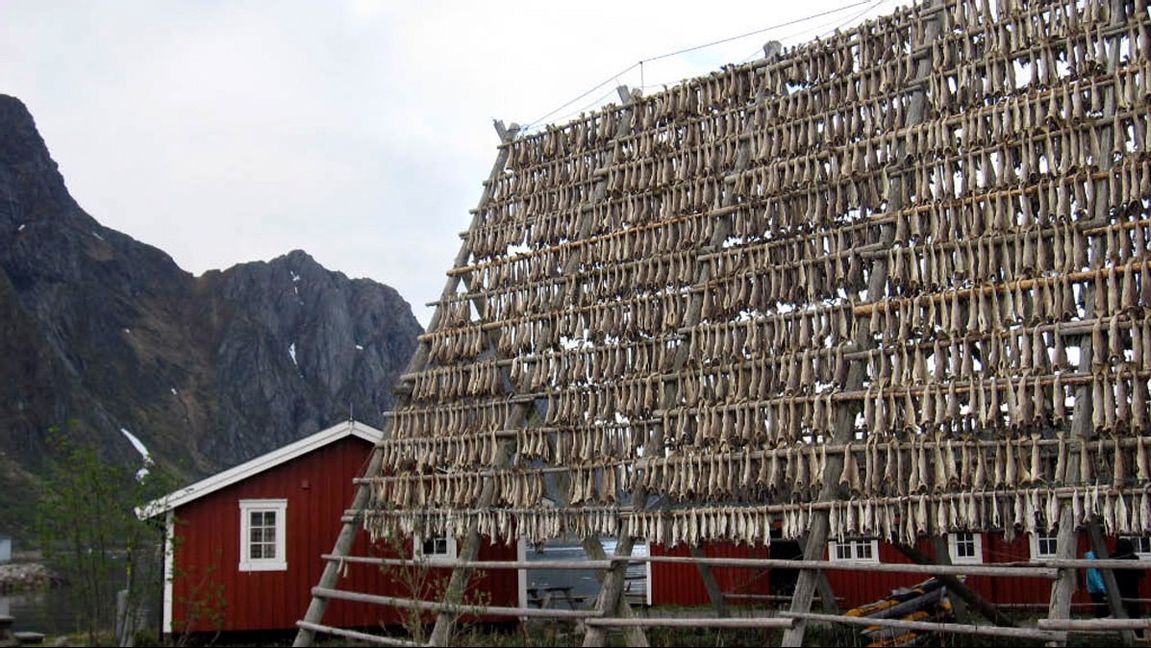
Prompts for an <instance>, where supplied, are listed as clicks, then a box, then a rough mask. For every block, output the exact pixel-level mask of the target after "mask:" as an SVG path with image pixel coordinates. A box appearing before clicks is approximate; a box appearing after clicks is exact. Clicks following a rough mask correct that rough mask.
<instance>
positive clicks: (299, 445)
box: [136, 421, 384, 519]
mask: <svg viewBox="0 0 1151 648" xmlns="http://www.w3.org/2000/svg"><path fill="white" fill-rule="evenodd" d="M348 436H356V437H359V438H361V439H363V440H365V441H369V442H371V443H378V442H379V441H380V439H382V438H383V437H384V433H383V432H381V431H379V430H377V429H376V428H374V427H371V426H369V425H365V424H363V423H360V422H359V421H345V422H343V423H340V424H338V425H334V426H332V427H330V428H328V429H326V430H321V431H320V432H317V433H315V434H313V435H311V436H307V437H304V438H302V439H300V440H298V441H295V442H293V443H290V444H288V445H286V446H284V447H282V448H277V449H276V450H273V451H271V452H269V453H267V454H263V455H260V456H259V457H256V458H255V459H251V460H249V461H246V462H244V463H242V464H240V465H238V466H233V467H232V468H229V469H227V470H225V471H223V472H220V473H216V474H215V475H212V476H211V477H207V478H205V479H202V480H200V481H198V482H196V483H194V484H191V485H190V486H185V487H184V488H181V489H179V490H175V491H172V492H171V493H168V494H167V495H165V496H163V497H160V498H158V499H155V500H152V501H151V502H148V503H147V504H145V505H144V506H143V507H140V508H138V509H136V515H137V516H139V517H140V518H142V519H143V518H150V517H155V516H157V515H160V514H162V513H167V512H168V511H171V510H174V509H176V508H177V507H180V506H183V505H184V504H187V503H189V502H192V501H194V500H197V499H199V498H201V497H203V496H205V495H208V494H209V493H214V492H216V491H218V490H220V489H223V488H227V487H228V486H231V485H232V484H236V483H239V482H241V481H244V480H245V479H248V478H249V477H252V476H254V475H258V474H260V473H262V472H264V471H266V470H268V469H270V468H275V467H276V466H279V465H280V464H283V463H287V462H289V461H291V460H293V459H295V458H297V457H301V456H303V455H306V454H308V453H309V452H312V451H313V450H318V449H320V448H322V447H324V446H326V445H328V444H330V443H332V442H335V441H339V440H340V439H343V438H345V437H348Z"/></svg>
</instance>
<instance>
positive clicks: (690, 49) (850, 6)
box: [641, 0, 875, 63]
mask: <svg viewBox="0 0 1151 648" xmlns="http://www.w3.org/2000/svg"><path fill="white" fill-rule="evenodd" d="M874 1H875V0H860V1H859V2H853V3H851V4H848V5H843V6H842V7H837V8H835V9H828V10H827V11H824V12H821V13H817V14H812V15H810V16H804V17H803V18H796V19H795V20H790V21H788V22H785V23H780V24H778V25H772V26H770V27H764V28H763V29H757V30H755V31H749V32H747V33H745V34H740V35H738V36H731V37H728V38H721V39H719V40H716V41H712V42H710V43H704V44H703V45H695V46H693V47H685V48H683V49H679V50H675V51H674V52H668V53H666V54H660V55H659V56H653V57H651V58H646V59H644V60H643V61H641V63H650V62H652V61H658V60H660V59H665V58H669V57H672V56H679V55H680V54H686V53H688V52H694V51H696V50H700V49H704V48H706V47H711V46H713V45H722V44H723V43H730V42H731V41H735V40H739V39H741V38H747V37H748V36H755V35H756V34H762V33H764V32H769V31H773V30H776V29H779V28H781V27H790V26H792V25H798V24H799V23H803V22H807V21H808V20H814V19H816V18H822V17H824V16H830V15H832V14H837V13H840V12H843V11H847V10H848V9H854V8H855V7H860V6H863V5H865V4H868V3H871V2H874Z"/></svg>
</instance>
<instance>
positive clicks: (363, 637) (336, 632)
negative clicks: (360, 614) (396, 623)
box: [296, 621, 424, 646]
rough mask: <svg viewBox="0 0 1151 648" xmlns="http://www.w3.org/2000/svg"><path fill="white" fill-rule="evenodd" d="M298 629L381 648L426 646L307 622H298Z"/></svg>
mask: <svg viewBox="0 0 1151 648" xmlns="http://www.w3.org/2000/svg"><path fill="white" fill-rule="evenodd" d="M296 627H297V628H300V629H302V630H308V631H309V632H312V633H313V634H314V633H317V632H321V633H324V634H330V635H333V636H336V637H344V638H346V639H355V640H356V641H366V642H368V643H374V644H378V645H381V646H422V645H424V644H422V643H418V642H415V641H407V640H405V639H396V638H394V637H384V636H380V635H374V634H369V633H367V632H356V631H355V630H345V629H343V628H333V627H332V626H326V625H322V624H319V623H308V622H307V621H297V622H296Z"/></svg>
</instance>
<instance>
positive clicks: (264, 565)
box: [240, 499, 288, 572]
mask: <svg viewBox="0 0 1151 648" xmlns="http://www.w3.org/2000/svg"><path fill="white" fill-rule="evenodd" d="M255 511H272V512H274V513H275V514H276V557H275V558H252V557H251V554H250V550H251V544H250V543H249V542H248V538H249V537H250V533H249V531H250V528H251V521H252V516H251V514H252V513H253V512H255ZM287 531H288V500H286V499H252V500H240V571H242V572H255V571H287V569H288V555H287V553H285V552H286V550H287V535H288V533H287Z"/></svg>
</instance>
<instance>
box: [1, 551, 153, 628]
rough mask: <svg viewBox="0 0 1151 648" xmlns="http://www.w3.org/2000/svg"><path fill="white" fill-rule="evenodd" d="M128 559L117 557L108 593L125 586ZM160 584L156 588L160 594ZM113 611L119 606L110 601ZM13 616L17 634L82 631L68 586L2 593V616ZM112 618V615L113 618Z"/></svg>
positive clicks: (76, 603)
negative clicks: (125, 561) (18, 632)
mask: <svg viewBox="0 0 1151 648" xmlns="http://www.w3.org/2000/svg"><path fill="white" fill-rule="evenodd" d="M124 577H125V572H124V560H123V558H122V557H116V558H113V568H112V569H111V572H110V573H109V574H108V577H107V579H106V581H105V584H104V591H106V592H108V593H109V596H111V597H115V592H116V590H118V589H120V588H121V587H123V585H124ZM159 588H160V584H159V583H157V584H156V586H155V589H156V590H157V594H158V593H159ZM108 606H109V609H110V610H115V608H116V603H115V600H114V598H113V600H111V601H108ZM5 610H7V614H9V615H10V616H12V617H13V618H14V619H15V620H16V621H15V624H14V626H13V627H14V629H15V630H17V631H29V632H42V633H44V634H46V635H49V636H52V635H60V634H70V633H76V632H82V631H84V630H85V628H83V627H82V626H81V625H80V622H79V621H78V619H79V618H80V605H79V602H78V600H77V597H76V596H75V595H74V592H73V590H72V588H71V587H69V586H68V584H67V583H65V584H62V585H57V586H55V587H48V588H42V589H30V590H19V591H14V592H5V593H2V594H0V614H4V613H5ZM109 618H111V616H110V615H109Z"/></svg>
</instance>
